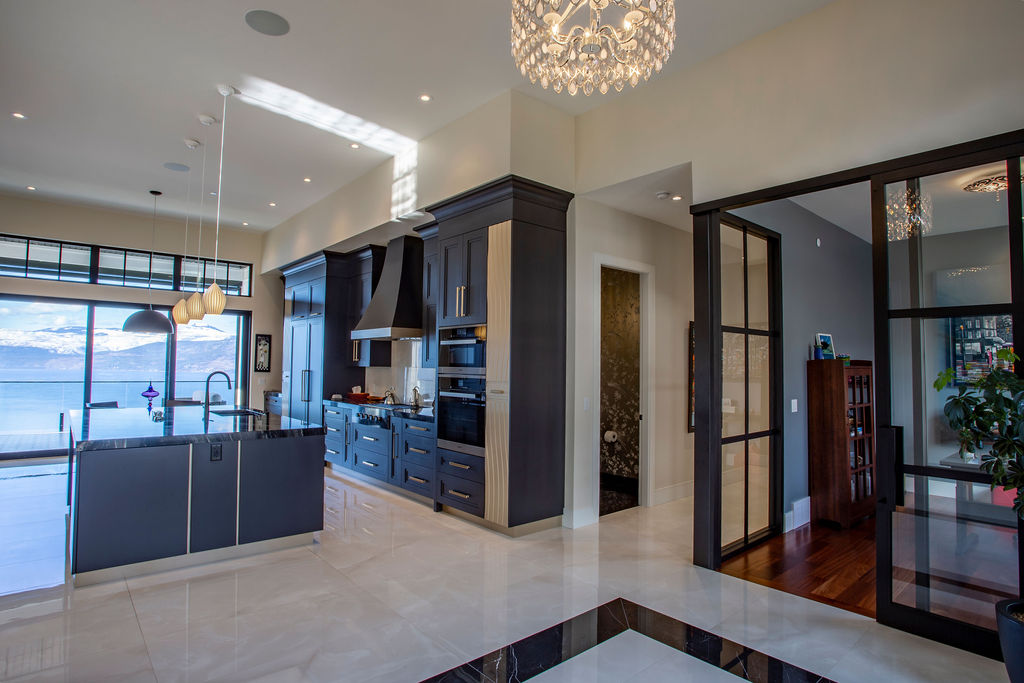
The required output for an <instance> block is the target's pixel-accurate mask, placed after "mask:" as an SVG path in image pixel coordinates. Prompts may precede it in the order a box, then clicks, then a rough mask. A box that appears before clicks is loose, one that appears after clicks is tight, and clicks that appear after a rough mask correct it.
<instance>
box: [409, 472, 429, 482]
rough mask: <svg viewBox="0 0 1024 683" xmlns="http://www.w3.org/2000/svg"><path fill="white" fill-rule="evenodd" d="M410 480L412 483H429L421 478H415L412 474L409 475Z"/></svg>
mask: <svg viewBox="0 0 1024 683" xmlns="http://www.w3.org/2000/svg"><path fill="white" fill-rule="evenodd" d="M409 480H410V481H414V482H416V483H417V484H426V483H427V480H426V479H420V478H419V477H414V476H412V475H411V474H410V475H409Z"/></svg>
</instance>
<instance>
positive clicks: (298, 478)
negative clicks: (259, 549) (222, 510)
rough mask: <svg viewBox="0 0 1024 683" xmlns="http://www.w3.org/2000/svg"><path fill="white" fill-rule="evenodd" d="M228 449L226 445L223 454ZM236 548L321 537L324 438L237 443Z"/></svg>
mask: <svg viewBox="0 0 1024 683" xmlns="http://www.w3.org/2000/svg"><path fill="white" fill-rule="evenodd" d="M229 445H234V444H225V448H227V447H228V446H229ZM240 458H241V463H240V465H239V468H238V475H237V476H238V482H239V484H238V486H239V490H238V493H239V496H238V542H239V543H252V542H254V541H264V540H267V539H270V538H282V537H285V536H294V535H296V534H303V533H308V532H311V531H319V530H321V529H322V528H323V519H324V476H323V471H324V461H323V437H322V436H302V437H294V438H291V439H288V442H287V444H284V443H282V440H281V439H255V440H250V441H242V442H241V455H240Z"/></svg>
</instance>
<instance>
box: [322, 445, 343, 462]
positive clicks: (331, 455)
mask: <svg viewBox="0 0 1024 683" xmlns="http://www.w3.org/2000/svg"><path fill="white" fill-rule="evenodd" d="M324 460H326V461H327V462H329V463H331V464H332V465H348V463H347V462H345V447H344V446H342V447H341V448H340V449H339V448H338V447H337V446H332V445H331V443H330V442H328V443H327V446H326V447H325V448H324Z"/></svg>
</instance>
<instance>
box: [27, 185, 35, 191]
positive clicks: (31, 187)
mask: <svg viewBox="0 0 1024 683" xmlns="http://www.w3.org/2000/svg"><path fill="white" fill-rule="evenodd" d="M25 189H26V190H28V191H29V192H35V191H36V186H35V185H26V186H25Z"/></svg>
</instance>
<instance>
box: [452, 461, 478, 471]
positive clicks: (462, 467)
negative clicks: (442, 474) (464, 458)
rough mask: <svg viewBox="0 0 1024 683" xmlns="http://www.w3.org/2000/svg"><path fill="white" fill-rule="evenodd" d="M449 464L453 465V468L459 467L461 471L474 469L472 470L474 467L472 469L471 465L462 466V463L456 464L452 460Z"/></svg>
mask: <svg viewBox="0 0 1024 683" xmlns="http://www.w3.org/2000/svg"><path fill="white" fill-rule="evenodd" d="M448 464H449V465H451V466H452V467H458V468H459V469H460V470H469V469H473V468H472V467H470V466H469V465H463V464H462V463H461V462H454V461H452V460H449V461H448Z"/></svg>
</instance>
